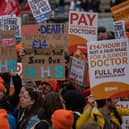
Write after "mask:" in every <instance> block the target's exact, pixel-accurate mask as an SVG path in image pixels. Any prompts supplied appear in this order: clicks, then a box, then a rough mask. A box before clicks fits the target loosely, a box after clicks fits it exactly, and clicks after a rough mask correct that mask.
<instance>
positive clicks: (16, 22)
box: [0, 15, 21, 38]
mask: <svg viewBox="0 0 129 129" xmlns="http://www.w3.org/2000/svg"><path fill="white" fill-rule="evenodd" d="M0 30H16V38H21V18H20V17H16V16H11V15H5V16H0Z"/></svg>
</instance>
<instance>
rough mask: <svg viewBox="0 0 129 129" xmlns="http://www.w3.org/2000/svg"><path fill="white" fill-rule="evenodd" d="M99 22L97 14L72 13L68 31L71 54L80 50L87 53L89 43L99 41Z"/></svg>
mask: <svg viewBox="0 0 129 129" xmlns="http://www.w3.org/2000/svg"><path fill="white" fill-rule="evenodd" d="M97 21H98V15H97V14H96V13H88V12H75V11H70V15H69V30H68V49H69V51H70V52H75V51H76V50H77V49H80V50H81V51H82V52H85V53H86V51H87V43H88V41H96V40H97V24H98V23H97Z"/></svg>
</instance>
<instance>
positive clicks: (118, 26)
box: [113, 21, 126, 39]
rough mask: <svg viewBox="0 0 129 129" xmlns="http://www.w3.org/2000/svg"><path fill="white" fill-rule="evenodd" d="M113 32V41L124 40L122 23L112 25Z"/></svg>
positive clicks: (124, 34)
mask: <svg viewBox="0 0 129 129" xmlns="http://www.w3.org/2000/svg"><path fill="white" fill-rule="evenodd" d="M113 25H114V31H115V39H122V38H126V33H125V23H124V21H117V22H114V23H113Z"/></svg>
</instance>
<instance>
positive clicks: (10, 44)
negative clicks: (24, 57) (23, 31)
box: [0, 30, 17, 73]
mask: <svg viewBox="0 0 129 129" xmlns="http://www.w3.org/2000/svg"><path fill="white" fill-rule="evenodd" d="M15 33H16V32H15V31H13V30H11V31H0V73H1V72H8V71H12V70H13V71H16V67H17V66H16V64H17V62H16V38H15Z"/></svg>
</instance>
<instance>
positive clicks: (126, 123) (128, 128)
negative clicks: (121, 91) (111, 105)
mask: <svg viewBox="0 0 129 129" xmlns="http://www.w3.org/2000/svg"><path fill="white" fill-rule="evenodd" d="M117 105H118V106H119V107H121V108H128V109H129V101H119V102H118V103H117ZM121 128H122V129H129V116H123V117H122V126H121Z"/></svg>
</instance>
